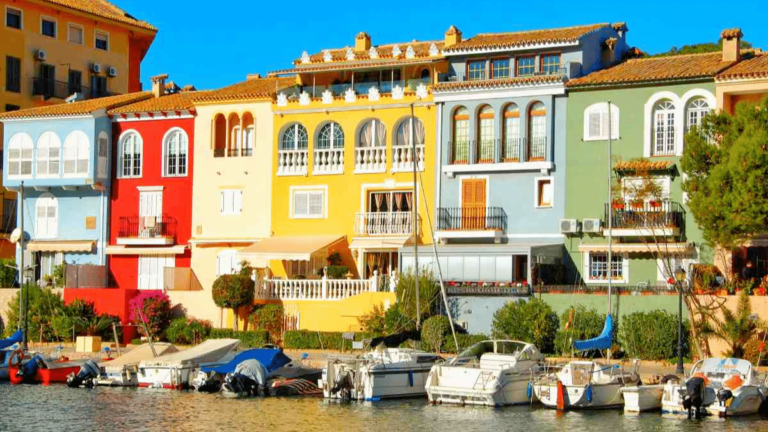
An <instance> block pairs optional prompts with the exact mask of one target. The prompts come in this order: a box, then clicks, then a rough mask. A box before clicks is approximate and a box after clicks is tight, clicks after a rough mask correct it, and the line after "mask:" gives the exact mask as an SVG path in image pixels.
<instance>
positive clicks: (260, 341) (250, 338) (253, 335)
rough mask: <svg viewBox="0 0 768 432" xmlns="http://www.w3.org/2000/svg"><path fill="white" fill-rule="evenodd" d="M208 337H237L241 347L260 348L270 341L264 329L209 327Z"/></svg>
mask: <svg viewBox="0 0 768 432" xmlns="http://www.w3.org/2000/svg"><path fill="white" fill-rule="evenodd" d="M208 339H239V340H240V347H242V348H260V347H263V346H264V345H266V344H268V343H270V340H269V333H268V332H266V331H264V330H248V331H237V330H231V329H211V332H210V333H209V334H208Z"/></svg>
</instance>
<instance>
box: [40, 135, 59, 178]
mask: <svg viewBox="0 0 768 432" xmlns="http://www.w3.org/2000/svg"><path fill="white" fill-rule="evenodd" d="M44 137H49V139H53V142H51V141H49V142H48V146H47V150H48V156H46V157H45V158H43V157H41V155H40V149H41V147H42V144H43V142H42V140H43V138H44ZM51 137H52V138H51ZM54 148H56V149H58V150H59V156H58V158H55V159H54V158H51V156H50V151H51V149H54ZM35 160H36V163H35V176H36V177H38V178H56V177H59V176H60V175H61V170H62V164H61V161H62V145H61V140H60V139H59V136H58V135H56V134H55V133H54V132H51V131H46V132H43V133H42V134H40V136H39V137H38V138H37V145H36V146H35ZM41 162H45V163H46V167H47V169H46V172H45V173H41V172H40V169H39V168H40V163H41ZM51 162H57V163H58V169H57V170H56V172H55V173H51Z"/></svg>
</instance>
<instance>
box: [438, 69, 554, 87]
mask: <svg viewBox="0 0 768 432" xmlns="http://www.w3.org/2000/svg"><path fill="white" fill-rule="evenodd" d="M567 76H568V68H566V67H565V66H561V67H560V68H558V69H555V70H552V71H547V72H542V71H537V72H534V73H532V74H526V75H521V76H511V75H506V76H493V77H490V76H489V74H488V73H487V71H485V72H484V73H483V74H482V75H481V76H472V77H469V76H468V75H467V73H466V72H465V71H459V72H449V73H443V74H440V75H439V76H438V77H437V78H438V80H437V82H438V83H474V82H476V83H493V82H504V81H507V80H514V79H515V78H532V77H567Z"/></svg>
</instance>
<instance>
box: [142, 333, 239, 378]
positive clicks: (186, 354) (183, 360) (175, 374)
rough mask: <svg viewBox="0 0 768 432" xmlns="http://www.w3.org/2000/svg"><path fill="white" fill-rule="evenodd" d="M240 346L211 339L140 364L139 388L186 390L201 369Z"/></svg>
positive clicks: (226, 341) (236, 340)
mask: <svg viewBox="0 0 768 432" xmlns="http://www.w3.org/2000/svg"><path fill="white" fill-rule="evenodd" d="M239 343H240V341H239V340H238V339H209V340H207V341H205V342H203V343H201V344H200V345H197V346H194V347H192V348H190V349H188V350H184V351H179V352H175V353H170V354H166V355H163V356H160V357H156V358H153V359H148V360H142V361H141V362H139V373H138V383H139V387H153V388H165V389H183V388H188V387H189V386H190V383H191V380H192V379H193V378H194V376H195V374H196V372H197V371H198V370H199V368H200V366H201V365H202V364H204V363H211V362H216V361H219V360H220V359H221V358H223V357H224V356H226V355H227V354H228V353H229V352H231V351H232V350H234V349H235V348H236V347H237V345H238V344H239Z"/></svg>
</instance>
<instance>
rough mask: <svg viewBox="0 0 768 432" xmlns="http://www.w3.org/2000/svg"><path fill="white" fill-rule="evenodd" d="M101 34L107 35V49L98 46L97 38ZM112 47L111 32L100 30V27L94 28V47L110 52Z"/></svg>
mask: <svg viewBox="0 0 768 432" xmlns="http://www.w3.org/2000/svg"><path fill="white" fill-rule="evenodd" d="M99 34H102V35H105V36H106V37H107V49H105V50H102V49H101V48H96V40H97V39H98V37H99ZM110 48H112V41H111V38H110V37H109V32H108V31H104V30H100V29H96V30H94V31H93V49H97V50H101V51H107V52H109V51H110Z"/></svg>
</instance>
